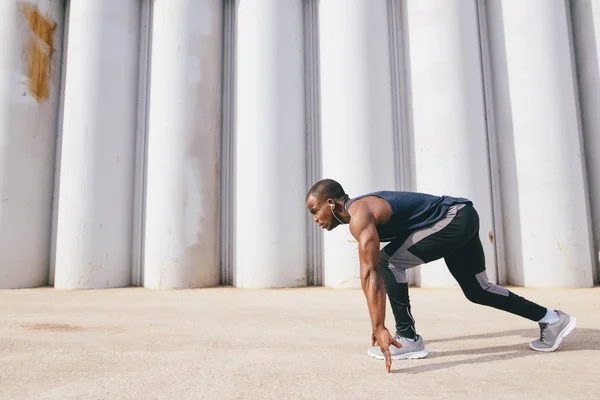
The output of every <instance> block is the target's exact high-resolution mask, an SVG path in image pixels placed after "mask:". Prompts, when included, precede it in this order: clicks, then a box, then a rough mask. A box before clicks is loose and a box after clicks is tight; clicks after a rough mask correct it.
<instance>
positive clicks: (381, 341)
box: [373, 328, 402, 372]
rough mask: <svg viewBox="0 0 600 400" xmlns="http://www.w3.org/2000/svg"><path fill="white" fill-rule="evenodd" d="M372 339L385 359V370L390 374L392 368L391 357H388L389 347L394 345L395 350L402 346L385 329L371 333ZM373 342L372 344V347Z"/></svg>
mask: <svg viewBox="0 0 600 400" xmlns="http://www.w3.org/2000/svg"><path fill="white" fill-rule="evenodd" d="M373 336H374V338H375V339H376V342H377V344H378V345H379V348H380V349H381V352H382V353H383V356H384V357H385V370H386V371H387V372H390V369H391V368H392V356H391V355H390V345H394V346H396V347H397V348H401V347H402V345H401V344H400V343H398V342H397V341H396V339H394V337H393V336H392V335H391V334H390V332H389V331H388V330H387V329H386V328H381V329H380V330H378V331H377V332H374V333H373ZM374 344H375V342H373V345H374Z"/></svg>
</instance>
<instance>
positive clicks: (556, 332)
mask: <svg viewBox="0 0 600 400" xmlns="http://www.w3.org/2000/svg"><path fill="white" fill-rule="evenodd" d="M556 312H557V313H558V318H559V319H558V322H555V323H553V324H545V323H539V325H540V338H539V339H537V340H534V341H533V342H531V343H529V347H531V348H532V349H533V350H535V351H554V350H556V349H557V348H558V346H559V345H560V342H562V340H563V338H564V337H565V336H567V335H568V334H569V333H571V331H572V330H573V328H575V323H576V320H575V317H572V316H570V315H568V314H565V313H564V312H562V311H560V310H556Z"/></svg>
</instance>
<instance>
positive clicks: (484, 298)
mask: <svg viewBox="0 0 600 400" xmlns="http://www.w3.org/2000/svg"><path fill="white" fill-rule="evenodd" d="M475 278H476V281H477V284H476V285H470V286H469V287H467V288H464V289H463V291H464V293H465V296H466V298H467V299H468V300H469V301H471V302H473V303H476V304H487V303H489V302H490V300H491V299H492V298H493V296H508V295H509V292H508V289H506V288H503V287H502V286H498V285H496V284H495V283H492V282H490V281H489V279H488V277H487V274H486V272H485V271H483V272H480V273H478V274H477V275H475Z"/></svg>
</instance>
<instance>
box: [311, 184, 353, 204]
mask: <svg viewBox="0 0 600 400" xmlns="http://www.w3.org/2000/svg"><path fill="white" fill-rule="evenodd" d="M310 196H314V197H315V198H316V199H318V200H326V199H336V200H340V201H343V200H346V199H348V195H347V194H346V192H345V191H344V188H343V187H342V185H340V184H339V183H338V182H336V181H334V180H333V179H321V180H320V181H318V182H317V183H315V184H314V185H312V187H311V188H310V189H309V191H308V193H307V195H306V198H307V199H308V198H309V197H310Z"/></svg>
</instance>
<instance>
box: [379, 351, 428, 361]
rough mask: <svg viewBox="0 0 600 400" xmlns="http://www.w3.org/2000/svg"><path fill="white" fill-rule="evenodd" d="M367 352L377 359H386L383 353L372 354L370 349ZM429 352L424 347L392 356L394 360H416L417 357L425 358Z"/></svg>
mask: <svg viewBox="0 0 600 400" xmlns="http://www.w3.org/2000/svg"><path fill="white" fill-rule="evenodd" d="M367 354H368V355H369V356H370V357H373V358H374V359H376V360H385V357H384V356H383V355H381V356H380V355H379V354H372V353H371V351H370V349H369V350H368V351H367ZM428 354H429V352H428V351H427V349H423V350H420V351H413V352H412V353H405V354H398V355H396V356H392V360H393V361H397V360H415V359H417V358H425V357H427V355H428Z"/></svg>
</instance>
